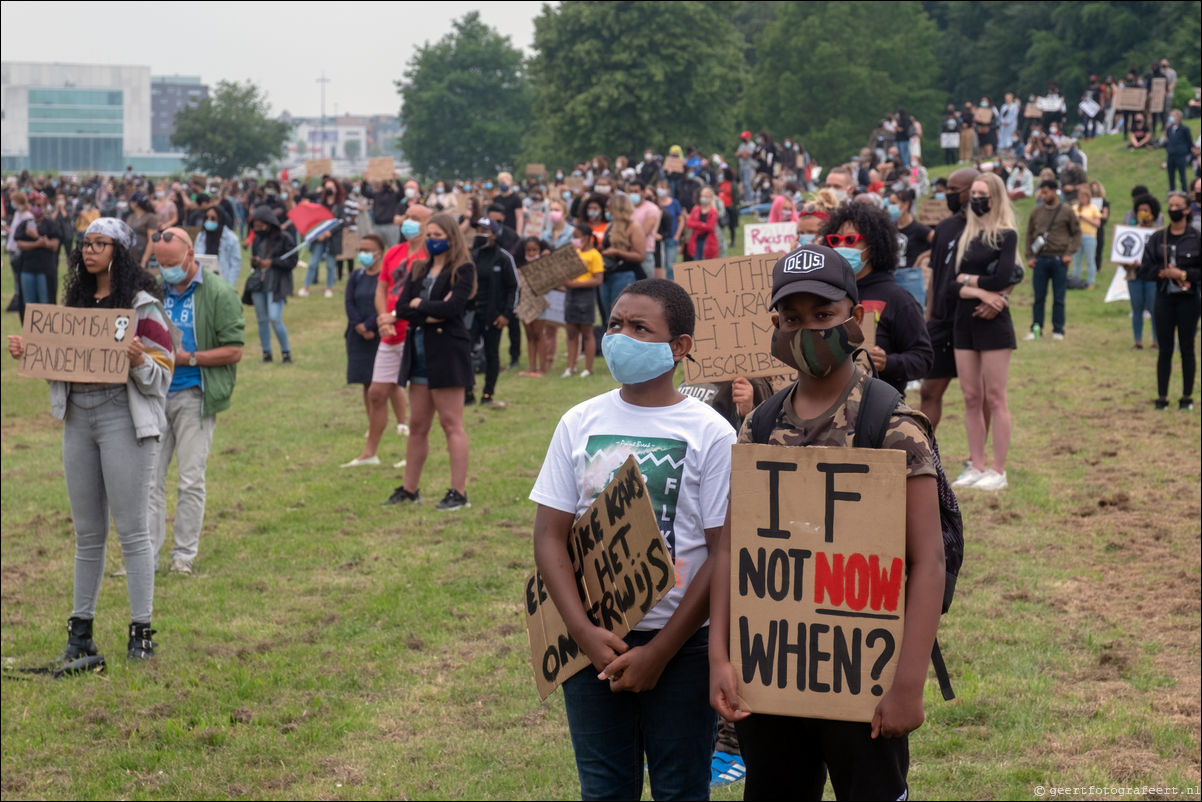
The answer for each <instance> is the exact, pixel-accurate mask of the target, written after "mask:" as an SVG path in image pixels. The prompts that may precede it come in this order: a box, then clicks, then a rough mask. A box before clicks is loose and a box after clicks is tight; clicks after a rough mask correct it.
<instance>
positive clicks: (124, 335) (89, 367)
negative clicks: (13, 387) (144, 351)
mask: <svg viewBox="0 0 1202 802" xmlns="http://www.w3.org/2000/svg"><path fill="white" fill-rule="evenodd" d="M135 320H136V318H135V317H134V310H132V309H77V308H75V307H69V306H55V305H54V304H27V305H26V306H25V325H24V327H23V328H22V330H21V337H22V339H23V340H24V342H25V353H24V355H23V356H22V357H21V363H20V366H19V367H18V368H17V375H18V376H27V377H29V378H32V379H55V380H58V381H77V382H90V383H94V384H123V383H124V382H125V380H126V379H127V378H129V354H128V348H129V342H130V340H132V339H133V338H134V326H135Z"/></svg>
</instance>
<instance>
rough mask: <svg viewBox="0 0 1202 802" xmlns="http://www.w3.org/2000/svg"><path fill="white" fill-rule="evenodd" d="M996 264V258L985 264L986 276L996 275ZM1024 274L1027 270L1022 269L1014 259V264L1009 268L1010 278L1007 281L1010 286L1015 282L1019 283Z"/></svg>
mask: <svg viewBox="0 0 1202 802" xmlns="http://www.w3.org/2000/svg"><path fill="white" fill-rule="evenodd" d="M997 266H998V260H997V259H994V260H993V261H992V262H990V263H989V264H987V265H985V275H987V276H995V275H997ZM1026 275H1027V271H1026V270H1024V269H1023V266H1022V264H1021V263H1020V262H1019V261H1018V260H1017V259H1015V260H1014V266H1013V267H1012V268H1011V269H1010V280H1009V281H1008V282H1007V283H1008V284H1010V285H1011V286H1014V285H1015V284H1021V283H1022V280H1023V278H1025V277H1026Z"/></svg>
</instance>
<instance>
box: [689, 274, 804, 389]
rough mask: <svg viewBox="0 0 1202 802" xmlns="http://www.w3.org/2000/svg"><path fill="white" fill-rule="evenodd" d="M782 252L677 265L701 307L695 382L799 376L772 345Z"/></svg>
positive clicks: (695, 335) (691, 376)
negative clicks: (775, 277) (776, 271)
mask: <svg viewBox="0 0 1202 802" xmlns="http://www.w3.org/2000/svg"><path fill="white" fill-rule="evenodd" d="M780 256H781V255H780V254H750V255H747V256H729V257H727V258H725V259H709V260H707V261H704V262H684V263H682V264H678V265H676V283H677V284H679V285H681V286H682V287H684V288H685V291H686V292H688V294H689V296H690V297H691V298H692V299H693V306H694V308H695V309H696V310H697V323H696V327H695V330H694V333H693V359H694V360H696V362H693V361H691V360H685V361H684V363H683V364H684V375H685V381H686V382H688V383H689V384H701V383H703V382H719V381H727V380H730V379H733V378H734V377H735V376H747V377H749V378H750V377H752V376H795V375H797V371H796V370H795V369H794V368H791V367H789V366H788V365H786V364H785V363H784V362H781V361H779V360H778V359H777V358H776V357H774V356H772V354H771V353H770V351H771V349H772V331H773V327H772V312H771V310H770V309H769V308H768V304H769V302H770V301H771V300H772V267H773V266H774V265H775V264H776V263H777V261H778V260H779V259H780Z"/></svg>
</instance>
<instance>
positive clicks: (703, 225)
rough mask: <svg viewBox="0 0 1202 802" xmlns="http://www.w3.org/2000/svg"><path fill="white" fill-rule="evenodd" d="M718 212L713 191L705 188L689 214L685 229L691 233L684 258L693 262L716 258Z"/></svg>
mask: <svg viewBox="0 0 1202 802" xmlns="http://www.w3.org/2000/svg"><path fill="white" fill-rule="evenodd" d="M718 219H719V216H718V210H717V209H715V208H714V191H713V190H712V189H711V188H709V187H705V188H703V189H702V190H701V195H700V197H699V198H698V199H697V205H696V206H694V207H693V210H692V211H690V212H689V216H688V219H687V220H686V221H685V227H686V228H688V229H689V231H690V232H691V233H690V234H689V241H688V244H687V245H686V246H685V257H686V258H687V259H692V260H694V261H701V260H703V259H716V258H718V240H719V239H721V236H722V235H721V234H719V233H718Z"/></svg>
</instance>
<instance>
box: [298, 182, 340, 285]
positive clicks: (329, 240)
mask: <svg viewBox="0 0 1202 802" xmlns="http://www.w3.org/2000/svg"><path fill="white" fill-rule="evenodd" d="M345 200H346V192H345V190H343V188H342V184H341V183H339V182H338V181H336V180H335V179H333V178H330V177H328V176H327V177H326V178H325V179H324V180H323V181H322V184H321V194H320V195H319V196H318V202H319V203H320V204H321V205H322V206H324V207H325V208H326V209H327V210H328V211H329V212H330V214H331V215H333V217H334V219H335V220H341V219H342V216H343V206H342V204H343V201H345ZM340 253H342V228H341V227H338V228H335V229H334V230H333V231H326V232H323V233H321V234H318V235H317V238H316V239H315V240H314V241H313V243H312V244H311V245H310V247H309V268H308V270H307V271H306V272H305V284H304V286H303V287H301V288H300V289H299V290H297V292H296V294H297V295H299V296H301V297H302V298H303V297H305V296H307V295H308V294H309V287H311V286H313V284H314V283H315V282H316V281H317V272H318V270H319V269H320V267H321V263H322V262H323V261H324V262H325V263H326V293H325V296H326V297H327V298H333V297H334V276H335V275H336V274H337V272H338V255H339V254H340Z"/></svg>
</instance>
